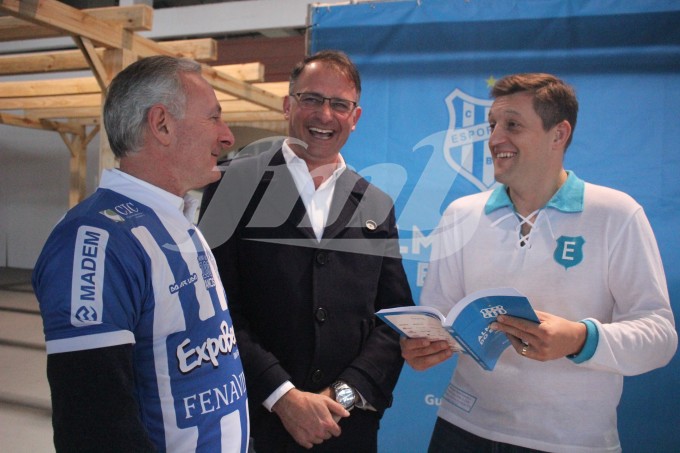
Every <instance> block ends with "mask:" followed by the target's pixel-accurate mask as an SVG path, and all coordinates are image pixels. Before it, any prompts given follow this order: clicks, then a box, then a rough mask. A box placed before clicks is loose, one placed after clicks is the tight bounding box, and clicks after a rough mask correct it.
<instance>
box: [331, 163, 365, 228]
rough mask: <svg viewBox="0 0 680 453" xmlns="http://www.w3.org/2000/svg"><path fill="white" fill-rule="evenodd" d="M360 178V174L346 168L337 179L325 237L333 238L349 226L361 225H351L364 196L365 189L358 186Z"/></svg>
mask: <svg viewBox="0 0 680 453" xmlns="http://www.w3.org/2000/svg"><path fill="white" fill-rule="evenodd" d="M359 179H360V178H359V175H357V174H356V173H354V172H352V171H349V169H346V170H345V171H344V172H342V174H341V175H340V177H339V178H338V180H337V181H336V183H335V191H334V193H333V200H332V202H331V209H330V212H329V214H328V221H327V222H326V228H325V229H324V232H323V239H332V238H334V237H336V236H337V235H338V234H339V233H340V232H341V231H342V230H343V229H345V228H347V227H349V226H359V225H350V223H351V221H352V217H353V216H354V215H355V213H356V210H357V208H358V206H359V203H360V202H361V198H362V197H363V190H360V188H359V187H358V186H357V182H358V181H359ZM355 220H356V219H355Z"/></svg>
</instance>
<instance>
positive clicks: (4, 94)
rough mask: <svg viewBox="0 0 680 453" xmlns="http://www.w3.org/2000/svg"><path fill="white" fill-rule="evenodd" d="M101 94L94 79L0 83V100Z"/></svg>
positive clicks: (78, 78) (80, 78) (79, 78)
mask: <svg viewBox="0 0 680 453" xmlns="http://www.w3.org/2000/svg"><path fill="white" fill-rule="evenodd" d="M94 93H101V90H100V89H99V85H98V84H97V81H96V80H95V78H94V77H73V78H70V79H52V80H28V81H23V82H0V98H13V97H28V96H59V95H73V94H94Z"/></svg>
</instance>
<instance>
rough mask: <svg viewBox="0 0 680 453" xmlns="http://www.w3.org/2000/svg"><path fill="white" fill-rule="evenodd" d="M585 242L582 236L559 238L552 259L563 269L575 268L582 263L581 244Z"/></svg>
mask: <svg viewBox="0 0 680 453" xmlns="http://www.w3.org/2000/svg"><path fill="white" fill-rule="evenodd" d="M585 243H586V240H585V239H583V236H560V237H559V238H558V239H557V246H556V247H555V252H554V253H553V258H554V259H555V261H557V263H558V264H559V265H561V266H564V268H565V269H569V268H570V267H573V266H576V265H577V264H579V263H580V262H581V261H583V244H585Z"/></svg>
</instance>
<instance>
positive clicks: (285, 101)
mask: <svg viewBox="0 0 680 453" xmlns="http://www.w3.org/2000/svg"><path fill="white" fill-rule="evenodd" d="M283 117H284V118H285V119H288V118H289V117H290V96H284V97H283Z"/></svg>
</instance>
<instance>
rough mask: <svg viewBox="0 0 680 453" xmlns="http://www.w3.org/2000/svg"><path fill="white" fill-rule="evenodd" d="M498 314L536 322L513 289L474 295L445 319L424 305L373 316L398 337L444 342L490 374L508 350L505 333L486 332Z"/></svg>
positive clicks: (493, 290) (392, 309) (459, 304)
mask: <svg viewBox="0 0 680 453" xmlns="http://www.w3.org/2000/svg"><path fill="white" fill-rule="evenodd" d="M500 314H507V315H510V316H515V317H518V318H524V319H528V320H530V321H534V322H539V320H538V317H537V316H536V313H535V312H534V309H533V308H532V307H531V304H530V303H529V299H527V298H526V296H524V295H523V294H521V293H520V292H519V291H517V290H516V289H514V288H493V289H483V290H480V291H476V292H474V293H472V294H469V295H467V296H466V297H464V298H463V299H461V300H460V301H459V302H458V303H456V304H455V305H454V306H453V308H452V309H451V311H449V313H448V314H447V315H446V317H444V315H443V314H442V313H440V312H439V310H437V309H436V308H434V307H427V306H423V305H416V306H410V307H396V308H386V309H383V310H380V311H378V312H377V313H376V315H377V316H379V317H380V318H381V319H382V320H383V321H385V323H386V324H388V325H389V326H390V327H392V328H393V329H394V330H396V331H397V332H399V333H400V334H401V335H404V336H406V337H408V338H428V339H430V340H446V341H448V342H449V344H450V345H451V347H452V348H453V349H454V350H457V351H460V350H463V351H464V352H466V353H467V354H469V355H470V356H471V357H472V358H473V359H475V360H476V361H477V363H479V365H480V366H481V367H482V368H484V369H485V370H489V371H491V370H493V369H494V367H495V366H496V362H497V361H498V358H499V357H500V356H501V354H502V353H503V351H505V349H506V348H507V347H508V346H510V340H508V337H507V336H506V335H505V333H503V332H497V331H494V330H491V329H490V328H489V325H490V324H491V323H492V322H494V321H495V320H496V317H497V316H498V315H500Z"/></svg>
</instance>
